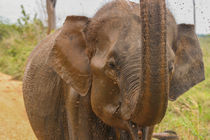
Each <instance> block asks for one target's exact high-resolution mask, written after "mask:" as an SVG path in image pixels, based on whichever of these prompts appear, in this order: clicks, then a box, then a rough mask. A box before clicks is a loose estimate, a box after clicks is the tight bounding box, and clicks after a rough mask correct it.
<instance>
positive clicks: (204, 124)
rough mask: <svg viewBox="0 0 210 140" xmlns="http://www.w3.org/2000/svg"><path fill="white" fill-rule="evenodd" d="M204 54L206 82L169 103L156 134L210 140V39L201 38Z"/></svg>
mask: <svg viewBox="0 0 210 140" xmlns="http://www.w3.org/2000/svg"><path fill="white" fill-rule="evenodd" d="M199 40H200V44H201V48H202V50H203V54H204V64H205V77H206V80H205V81H203V82H201V83H200V84H198V85H196V86H195V87H193V88H192V89H190V90H189V91H188V92H186V93H185V94H184V95H182V96H181V97H179V98H178V99H177V101H175V102H169V106H168V110H167V113H166V116H165V118H164V119H163V121H162V122H161V123H160V124H159V125H158V126H157V127H156V132H162V131H165V130H174V131H176V132H177V134H178V135H179V137H180V139H182V140H210V37H201V38H199Z"/></svg>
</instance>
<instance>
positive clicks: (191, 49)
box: [169, 24, 205, 100]
mask: <svg viewBox="0 0 210 140" xmlns="http://www.w3.org/2000/svg"><path fill="white" fill-rule="evenodd" d="M174 51H175V68H174V73H173V76H172V80H171V83H170V93H169V99H170V100H176V99H177V97H178V96H180V95H181V94H183V93H184V92H186V91H187V90H189V89H190V88H191V87H193V86H194V85H196V84H198V83H199V82H201V81H203V80H204V79H205V76H204V64H203V55H202V51H201V48H200V45H199V41H198V38H197V36H196V34H195V28H194V25H187V24H180V25H178V38H177V46H176V47H175V48H174Z"/></svg>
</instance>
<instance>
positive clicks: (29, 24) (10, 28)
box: [0, 6, 46, 79]
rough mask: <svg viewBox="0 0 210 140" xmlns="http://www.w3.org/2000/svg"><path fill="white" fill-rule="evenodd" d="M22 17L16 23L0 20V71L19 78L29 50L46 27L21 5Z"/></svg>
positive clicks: (43, 34)
mask: <svg viewBox="0 0 210 140" xmlns="http://www.w3.org/2000/svg"><path fill="white" fill-rule="evenodd" d="M21 9H22V17H21V18H19V19H18V21H17V24H8V23H7V22H6V21H4V20H0V56H1V58H0V71H1V72H4V73H7V74H10V75H12V76H13V77H14V78H15V79H21V78H22V75H23V71H24V66H25V63H26V58H27V57H28V55H29V53H30V52H31V50H32V49H33V48H34V46H36V45H37V43H38V42H39V41H40V40H42V39H43V38H44V36H45V34H46V28H45V27H44V26H43V24H42V22H41V21H40V20H39V19H37V18H36V15H35V16H34V17H33V18H31V17H30V16H29V14H27V13H26V12H25V10H24V7H23V6H21Z"/></svg>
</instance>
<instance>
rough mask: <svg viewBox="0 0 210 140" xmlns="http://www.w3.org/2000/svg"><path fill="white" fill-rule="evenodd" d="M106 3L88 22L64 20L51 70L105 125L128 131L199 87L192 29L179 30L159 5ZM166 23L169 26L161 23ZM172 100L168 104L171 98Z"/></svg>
mask: <svg viewBox="0 0 210 140" xmlns="http://www.w3.org/2000/svg"><path fill="white" fill-rule="evenodd" d="M131 6H132V8H131V7H130V5H127V4H122V3H120V2H119V1H114V2H111V3H109V4H107V5H105V6H104V7H102V8H101V9H100V10H99V11H98V12H97V13H96V14H95V16H94V17H93V18H87V17H84V16H69V17H67V18H66V21H65V23H64V25H63V27H62V28H61V29H60V31H59V34H58V36H57V38H56V41H55V42H53V43H54V45H53V48H52V50H51V52H50V56H49V59H48V62H49V65H50V66H51V67H52V68H53V69H54V70H55V71H56V72H57V73H58V74H59V75H60V77H61V78H62V79H63V80H64V81H65V82H66V83H67V84H69V85H70V86H71V87H72V88H74V89H75V90H76V91H77V92H78V93H79V94H80V95H81V96H85V95H86V94H87V93H88V94H90V96H91V106H92V109H93V111H94V112H95V114H96V115H97V116H98V117H99V118H100V119H101V120H102V121H104V122H105V123H106V124H108V125H110V126H113V127H116V128H121V129H125V130H128V131H129V132H130V133H133V132H132V131H133V130H132V129H133V128H132V126H131V125H132V124H137V125H138V126H151V125H154V124H157V123H159V122H160V121H161V119H162V118H163V116H164V115H165V111H166V108H167V101H168V99H171V100H175V99H176V98H177V97H178V96H179V95H181V94H183V93H184V92H185V91H187V90H188V89H190V88H191V87H192V86H194V85H195V84H197V83H199V82H201V81H202V80H204V68H203V61H202V52H201V49H200V46H199V42H198V39H197V36H196V34H195V30H194V26H193V25H185V24H182V25H176V22H175V20H174V18H173V16H172V15H171V13H170V12H169V11H166V8H165V2H164V1H162V0H148V1H146V2H145V1H143V0H142V1H141V16H139V11H140V9H139V6H138V5H137V4H135V3H131ZM166 19H167V20H166ZM168 97H169V98H168Z"/></svg>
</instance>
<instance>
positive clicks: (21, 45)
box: [0, 7, 210, 140]
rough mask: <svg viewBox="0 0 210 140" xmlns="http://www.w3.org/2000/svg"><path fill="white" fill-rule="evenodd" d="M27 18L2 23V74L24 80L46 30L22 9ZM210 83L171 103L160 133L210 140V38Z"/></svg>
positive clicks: (208, 60) (208, 71) (209, 58)
mask: <svg viewBox="0 0 210 140" xmlns="http://www.w3.org/2000/svg"><path fill="white" fill-rule="evenodd" d="M22 15H23V17H22V18H20V19H19V20H18V23H17V24H12V25H11V24H8V23H6V22H4V21H0V71H1V72H3V73H7V74H10V75H12V76H13V77H15V78H16V79H21V78H22V75H23V71H24V67H25V64H26V59H27V57H28V55H29V54H30V52H31V51H32V49H33V48H34V46H36V45H37V43H38V42H39V41H40V40H42V39H43V38H44V36H45V35H46V34H45V33H46V29H45V28H44V26H43V24H42V22H41V21H40V20H38V19H37V18H36V16H35V17H34V18H33V19H31V18H30V17H29V15H28V14H26V13H25V11H24V8H23V7H22ZM199 39H200V43H201V47H202V50H203V54H204V62H205V75H206V80H205V81H204V82H202V83H200V84H199V85H197V86H195V87H194V88H192V89H191V90H189V91H188V92H187V93H185V94H184V95H183V96H181V97H180V98H179V99H178V100H177V101H175V102H169V107H168V111H167V114H166V116H165V118H164V120H163V121H162V122H161V124H160V125H159V126H157V127H156V131H157V132H162V131H165V130H174V131H176V132H177V134H178V135H179V136H180V138H181V139H183V140H186V139H187V140H198V139H199V140H208V139H210V95H209V93H210V36H207V37H201V38H199Z"/></svg>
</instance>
